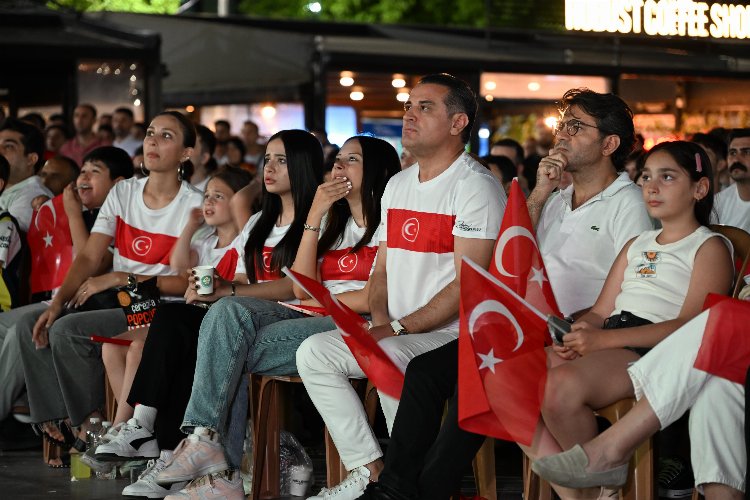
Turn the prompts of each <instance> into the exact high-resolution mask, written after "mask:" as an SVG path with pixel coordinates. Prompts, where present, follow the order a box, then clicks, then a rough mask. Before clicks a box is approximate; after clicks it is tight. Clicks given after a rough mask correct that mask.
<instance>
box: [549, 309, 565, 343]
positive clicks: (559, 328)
mask: <svg viewBox="0 0 750 500" xmlns="http://www.w3.org/2000/svg"><path fill="white" fill-rule="evenodd" d="M547 328H549V334H550V336H551V337H552V342H554V343H555V344H557V345H563V337H564V336H565V334H566V333H570V323H568V322H567V321H565V320H564V319H562V318H558V317H557V316H552V315H549V316H547Z"/></svg>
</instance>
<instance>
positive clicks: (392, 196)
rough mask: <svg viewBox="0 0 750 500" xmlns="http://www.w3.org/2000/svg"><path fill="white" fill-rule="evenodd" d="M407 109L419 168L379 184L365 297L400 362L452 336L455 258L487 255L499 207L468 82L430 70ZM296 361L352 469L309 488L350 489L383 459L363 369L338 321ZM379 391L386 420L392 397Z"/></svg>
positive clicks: (345, 495) (340, 494) (328, 493)
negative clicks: (362, 385)
mask: <svg viewBox="0 0 750 500" xmlns="http://www.w3.org/2000/svg"><path fill="white" fill-rule="evenodd" d="M404 110H405V114H404V120H403V122H404V123H403V133H402V142H403V144H404V147H406V148H408V149H409V151H410V152H411V153H412V154H413V155H414V156H415V158H416V159H417V168H410V169H407V170H405V171H402V172H401V173H399V174H396V175H395V176H394V177H393V178H392V179H391V180H390V182H389V183H388V186H387V187H386V190H385V193H384V194H383V199H382V216H381V228H380V240H381V241H380V248H379V250H378V258H377V261H376V265H375V270H374V272H373V275H372V277H371V279H370V283H371V289H370V298H369V303H370V311H371V313H372V322H373V325H374V326H373V328H372V329H371V334H372V335H373V337H375V338H376V339H377V340H379V343H380V346H381V347H382V348H383V349H384V350H385V351H386V352H387V353H388V354H389V355H390V357H391V359H393V360H394V361H395V362H396V363H397V364H398V365H399V366H400V367H401V368H402V369H405V367H406V365H407V363H408V362H409V360H410V359H411V358H413V357H414V356H416V355H418V354H421V353H424V352H427V351H429V350H432V349H435V348H437V347H439V346H441V345H443V344H445V343H447V342H450V341H452V340H455V339H456V338H457V337H458V321H457V318H458V299H459V296H458V289H459V285H458V284H459V277H460V271H459V266H460V262H461V258H462V257H463V256H467V257H469V258H471V259H472V260H474V261H475V262H477V263H479V264H480V265H483V266H487V265H488V264H489V260H490V256H491V253H492V245H493V242H494V240H495V238H497V234H498V231H499V229H500V221H501V219H502V216H503V211H504V208H505V193H504V192H503V190H502V188H501V187H500V184H499V183H498V182H497V181H496V180H495V178H494V177H492V175H491V174H490V173H489V172H488V171H487V169H485V168H484V167H482V166H481V165H480V164H479V163H478V162H476V161H475V160H474V159H472V158H471V157H470V156H469V155H468V154H467V153H466V152H465V151H464V149H465V144H466V142H467V141H468V138H469V135H470V133H471V127H472V124H473V121H474V117H475V115H476V97H475V95H474V93H473V91H472V90H471V89H470V87H469V86H468V85H467V84H466V83H465V82H463V81H461V80H458V79H457V78H454V77H452V76H450V75H447V74H440V75H431V76H427V77H425V78H423V79H422V80H421V81H420V83H419V84H418V85H417V86H416V87H415V88H414V90H413V91H412V93H411V95H410V97H409V100H408V101H407V102H406V104H405V106H404ZM407 334H408V335H407ZM297 369H298V371H299V373H300V375H301V376H302V379H303V382H304V383H305V388H306V389H307V391H308V393H309V395H310V397H311V399H312V400H313V403H315V405H316V407H317V409H318V411H319V412H320V414H321V416H322V417H323V420H324V421H325V423H326V426H327V428H328V430H329V432H330V433H331V436H332V437H333V440H334V443H335V444H336V448H337V449H338V451H339V454H340V456H341V459H342V461H343V463H344V466H345V467H346V468H347V470H349V471H350V474H349V476H348V477H347V478H346V479H345V480H344V481H343V482H342V483H341V484H340V485H338V486H337V487H334V488H332V489H323V490H322V491H321V492H320V493H319V495H318V496H315V497H312V498H315V499H353V498H356V497H357V496H359V494H361V493H362V492H363V491H364V488H365V487H366V486H367V483H368V481H372V480H375V479H376V478H377V475H378V473H379V472H380V469H382V461H381V460H380V457H382V452H381V450H380V446H379V445H378V442H377V440H376V439H375V436H374V434H373V432H372V430H371V429H370V427H369V424H368V421H367V417H366V415H365V412H364V408H363V407H362V404H361V402H360V401H359V398H358V397H357V395H356V393H355V392H354V390H353V389H351V386H350V385H349V383H348V380H347V379H348V378H349V377H353V378H362V377H364V373H363V372H362V370H361V369H360V368H359V366H358V365H357V363H356V361H355V359H354V357H353V355H352V354H351V352H350V351H349V349H348V348H347V347H346V345H345V343H344V341H343V339H342V337H341V334H340V333H339V332H338V331H332V332H324V333H320V334H318V335H314V336H312V337H310V338H309V339H307V340H306V341H305V342H303V343H302V345H301V346H300V348H299V350H298V351H297ZM380 399H381V403H382V407H383V412H384V413H385V415H386V422H387V424H388V427H389V430H390V428H391V426H392V423H393V418H394V416H395V413H396V408H397V404H398V402H397V401H395V400H394V399H392V398H389V397H387V396H384V395H382V394H381V395H380Z"/></svg>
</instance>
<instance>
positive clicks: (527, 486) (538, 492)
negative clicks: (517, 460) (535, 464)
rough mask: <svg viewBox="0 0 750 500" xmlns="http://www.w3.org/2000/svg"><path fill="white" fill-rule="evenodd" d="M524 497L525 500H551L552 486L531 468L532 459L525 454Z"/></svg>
mask: <svg viewBox="0 0 750 500" xmlns="http://www.w3.org/2000/svg"><path fill="white" fill-rule="evenodd" d="M523 498H524V500H551V499H552V486H550V484H549V483H548V482H547V481H545V480H544V479H542V478H541V477H539V476H538V475H536V473H535V472H534V471H533V470H531V460H529V457H527V456H526V454H525V453H524V454H523Z"/></svg>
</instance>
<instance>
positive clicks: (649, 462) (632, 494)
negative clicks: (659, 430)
mask: <svg viewBox="0 0 750 500" xmlns="http://www.w3.org/2000/svg"><path fill="white" fill-rule="evenodd" d="M621 493H622V498H623V500H651V499H653V498H656V497H657V496H656V484H655V482H654V451H653V448H652V440H651V439H650V438H649V439H647V440H646V441H645V442H643V443H642V444H641V445H640V446H639V447H638V448H637V449H636V450H635V453H634V454H633V458H631V460H630V471H629V472H628V482H627V484H626V486H625V488H624V489H623V490H621Z"/></svg>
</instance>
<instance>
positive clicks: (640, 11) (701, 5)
mask: <svg viewBox="0 0 750 500" xmlns="http://www.w3.org/2000/svg"><path fill="white" fill-rule="evenodd" d="M565 28H566V29H568V30H575V31H595V32H609V33H645V34H646V35H651V36H687V37H700V38H705V37H711V38H736V39H750V5H748V6H745V5H733V4H723V3H714V4H711V5H709V4H708V3H706V2H693V1H692V0H659V1H656V0H645V1H644V0H565Z"/></svg>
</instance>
